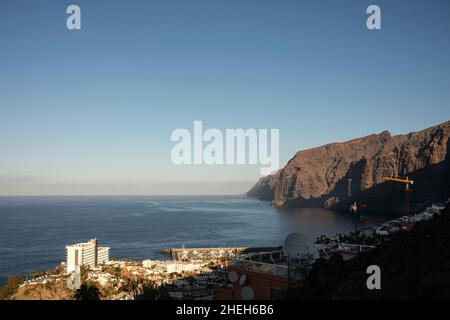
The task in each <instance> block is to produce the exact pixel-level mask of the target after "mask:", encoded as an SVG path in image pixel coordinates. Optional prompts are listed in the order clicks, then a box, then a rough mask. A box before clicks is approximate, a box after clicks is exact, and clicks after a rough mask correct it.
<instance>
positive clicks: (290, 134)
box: [0, 0, 450, 194]
mask: <svg viewBox="0 0 450 320" xmlns="http://www.w3.org/2000/svg"><path fill="white" fill-rule="evenodd" d="M69 4H77V5H79V6H80V7H81V11H82V30H79V31H68V30H67V28H66V18H67V14H66V8H67V6H68V5H69ZM370 4H377V5H379V6H380V7H381V10H382V30H376V31H370V30H368V29H367V28H366V18H367V14H366V8H367V7H368V6H369V5H370ZM449 35H450V2H449V1H445V0H443V1H435V0H433V1H425V0H423V1H422V0H421V1H401V0H396V1H364V0H342V1H337V0H326V1H312V0H311V1H266V0H258V1H256V0H244V1H243V0H239V1H238V0H228V1H215V0H208V1H196V0H194V1H122V0H121V1H100V0H96V1H82V0H72V1H62V0H53V1H45V0H42V1H22V0H14V1H12V0H9V1H6V0H5V1H1V2H0V46H1V50H0V194H59V193H64V194H71V193H77V194H80V193H86V194H97V193H98V194H108V193H159V192H162V191H161V190H164V192H162V193H166V192H167V193H189V192H192V193H205V192H212V193H241V192H244V191H245V189H246V188H247V187H248V186H250V185H251V183H252V182H254V181H256V180H257V179H258V178H259V166H174V165H173V164H172V163H171V160H170V150H171V148H172V147H173V145H174V143H173V142H171V141H170V134H171V132H172V131H173V130H174V129H176V128H188V129H191V130H192V126H193V121H194V120H202V121H203V124H204V126H205V127H206V128H211V127H214V128H219V129H225V128H279V129H280V152H281V153H280V158H281V164H285V163H286V162H287V161H288V160H289V159H290V157H292V156H293V154H294V153H295V152H296V151H298V150H301V149H305V148H309V147H313V146H318V145H322V144H326V143H330V142H335V141H344V140H348V139H352V138H355V137H358V136H363V135H367V134H370V133H377V132H381V131H383V130H389V131H391V132H392V133H393V134H398V133H407V132H409V131H415V130H420V129H423V128H426V127H429V126H432V125H435V124H438V123H441V122H444V121H447V120H449V119H450V58H449V57H450V37H449ZM163 186H164V187H163ZM205 186H207V187H205Z"/></svg>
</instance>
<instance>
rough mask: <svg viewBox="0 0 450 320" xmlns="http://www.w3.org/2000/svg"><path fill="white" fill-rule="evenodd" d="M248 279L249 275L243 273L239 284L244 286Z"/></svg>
mask: <svg viewBox="0 0 450 320" xmlns="http://www.w3.org/2000/svg"><path fill="white" fill-rule="evenodd" d="M246 280H247V276H246V275H245V274H243V275H242V276H241V278H240V279H239V284H240V285H241V286H243V285H244V283H245V281H246Z"/></svg>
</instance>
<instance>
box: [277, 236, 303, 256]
mask: <svg viewBox="0 0 450 320" xmlns="http://www.w3.org/2000/svg"><path fill="white" fill-rule="evenodd" d="M307 250H308V238H307V237H305V236H304V235H302V234H300V233H291V234H290V235H288V236H287V237H286V239H285V240H284V244H283V252H284V255H285V256H288V257H292V258H294V257H300V256H302V255H303V254H304V253H305V252H306V251H307Z"/></svg>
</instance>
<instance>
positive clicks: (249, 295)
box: [241, 287, 255, 300]
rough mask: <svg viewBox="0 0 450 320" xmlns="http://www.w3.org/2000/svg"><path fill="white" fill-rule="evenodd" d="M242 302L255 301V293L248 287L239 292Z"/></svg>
mask: <svg viewBox="0 0 450 320" xmlns="http://www.w3.org/2000/svg"><path fill="white" fill-rule="evenodd" d="M241 299H242V300H253V299H255V291H253V289H252V288H250V287H243V288H242V290H241Z"/></svg>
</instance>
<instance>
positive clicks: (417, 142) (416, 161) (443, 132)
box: [247, 121, 450, 211]
mask: <svg viewBox="0 0 450 320" xmlns="http://www.w3.org/2000/svg"><path fill="white" fill-rule="evenodd" d="M449 135H450V121H448V122H445V123H443V124H440V125H437V126H434V127H431V128H428V129H425V130H422V131H419V132H412V133H409V134H406V135H396V136H392V135H391V134H390V133H389V132H388V131H384V132H382V133H380V134H372V135H369V136H366V137H362V138H358V139H354V140H351V141H347V142H342V143H332V144H328V145H325V146H321V147H317V148H313V149H308V150H303V151H300V152H298V153H297V154H296V155H295V156H294V157H293V158H292V159H291V160H290V161H289V162H288V164H287V165H286V166H285V167H284V168H282V169H281V170H279V171H278V172H277V173H276V174H274V175H271V176H268V177H265V178H262V179H261V180H260V181H259V182H258V183H257V184H256V185H255V186H254V187H253V188H252V189H251V190H250V191H249V192H248V193H247V195H248V196H252V197H256V198H259V199H262V200H270V201H272V202H273V204H274V205H276V206H300V207H302V206H303V207H325V208H335V209H343V208H348V205H349V204H350V203H352V202H354V201H356V202H361V203H366V204H368V205H369V208H371V209H375V210H384V209H386V210H393V209H395V210H398V211H405V210H407V207H408V206H411V209H412V210H414V209H419V208H421V207H423V206H424V205H427V204H429V202H431V201H442V200H444V199H447V198H448V197H449V196H450V166H449V163H450V161H449V158H450V155H449V152H448V150H449V149H450V146H449ZM384 177H409V178H410V179H414V180H415V183H414V185H413V187H412V188H411V191H410V192H408V193H406V192H405V186H404V185H403V184H402V183H398V182H385V180H384ZM407 198H409V199H410V200H409V201H406V200H407ZM407 203H410V205H407Z"/></svg>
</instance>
